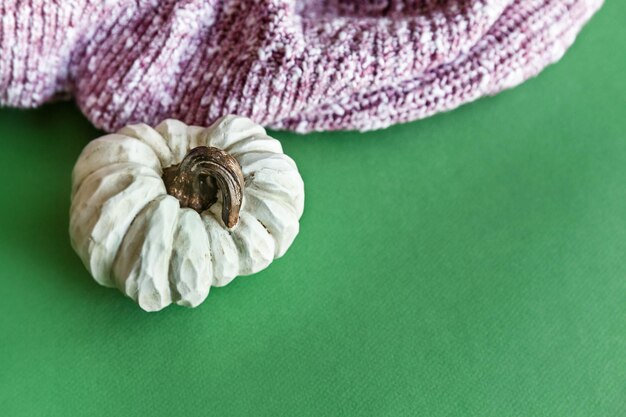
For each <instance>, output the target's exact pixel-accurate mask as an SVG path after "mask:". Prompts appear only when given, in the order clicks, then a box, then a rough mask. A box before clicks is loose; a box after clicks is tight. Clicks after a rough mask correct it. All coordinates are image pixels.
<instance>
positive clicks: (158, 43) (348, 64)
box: [0, 0, 602, 132]
mask: <svg viewBox="0 0 626 417" xmlns="http://www.w3.org/2000/svg"><path fill="white" fill-rule="evenodd" d="M601 4H602V0H447V1H446V0H308V1H304V0H298V1H289V0H178V1H176V0H132V1H131V0H106V1H105V0H62V1H58V0H0V104H2V105H7V106H17V107H35V106H38V105H40V104H42V103H44V102H46V101H48V100H51V99H53V98H55V97H57V96H61V95H64V94H67V93H70V94H72V95H73V96H74V97H75V98H76V101H77V102H78V105H79V106H80V108H81V110H82V111H83V112H84V113H85V115H86V116H87V117H88V118H89V119H90V120H91V121H92V122H93V123H94V124H95V125H96V126H97V127H99V128H102V129H105V130H108V131H112V130H116V129H118V128H119V127H121V126H123V125H125V124H128V123H131V122H145V123H148V124H156V123H158V122H159V121H160V120H162V119H165V118H167V117H174V118H177V119H180V120H182V121H184V122H186V123H188V124H198V125H208V124H210V123H211V122H213V121H214V120H216V119H217V118H218V117H220V116H222V115H224V114H229V113H234V114H240V115H244V116H248V117H250V118H252V119H253V120H255V121H256V122H258V123H261V124H263V125H267V126H270V127H273V128H279V129H289V130H296V131H299V132H309V131H317V130H336V129H359V130H369V129H376V128H382V127H385V126H388V125H390V124H393V123H398V122H404V121H409V120H415V119H419V118H423V117H426V116H429V115H432V114H434V113H437V112H440V111H445V110H450V109H453V108H455V107H457V106H459V105H461V104H463V103H467V102H470V101H472V100H475V99H477V98H479V97H481V96H483V95H489V94H495V93H497V92H499V91H501V90H503V89H506V88H509V87H513V86H515V85H518V84H520V83H521V82H523V81H524V80H526V79H528V78H529V77H532V76H534V75H535V74H537V73H538V72H539V71H540V70H542V69H543V68H544V67H545V66H546V65H548V64H550V63H553V62H555V61H557V60H558V59H559V58H560V57H561V56H562V55H563V53H564V52H565V50H566V49H567V48H568V47H569V46H570V45H571V44H572V42H573V41H574V39H575V36H576V34H577V33H578V31H579V30H580V29H581V27H582V26H583V25H584V23H585V22H586V21H587V20H588V19H589V18H590V17H591V16H592V15H593V13H594V12H595V11H596V10H597V9H598V8H599V7H600V6H601Z"/></svg>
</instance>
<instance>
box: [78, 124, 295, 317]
mask: <svg viewBox="0 0 626 417" xmlns="http://www.w3.org/2000/svg"><path fill="white" fill-rule="evenodd" d="M72 182H73V185H72V206H71V211H70V236H71V240H72V246H73V247H74V250H76V252H77V253H78V255H79V256H80V258H81V259H82V261H83V263H84V264H85V266H86V267H87V269H88V270H89V271H90V272H91V274H92V275H93V277H94V279H95V280H96V281H97V282H98V283H99V284H101V285H104V286H107V287H114V286H116V287H117V288H119V289H120V291H122V292H123V293H124V294H126V295H127V296H129V297H130V298H132V299H133V300H135V301H136V302H137V303H139V305H140V306H141V308H143V309H144V310H147V311H156V310H160V309H162V308H163V307H165V306H167V305H169V304H170V303H172V302H175V303H177V304H180V305H184V306H191V307H195V306H197V305H198V304H200V303H201V302H202V301H203V300H204V299H205V298H206V296H207V295H208V293H209V288H210V287H211V286H212V285H213V286H223V285H226V284H228V283H229V282H230V281H232V280H233V279H234V278H235V277H236V276H238V275H248V274H253V273H255V272H258V271H260V270H262V269H264V268H265V267H267V266H268V265H269V264H270V262H272V260H274V259H276V258H278V257H280V256H282V255H283V254H284V253H285V251H286V250H287V249H288V248H289V246H290V245H291V243H292V242H293V240H294V238H295V237H296V235H297V233H298V230H299V223H298V221H299V219H300V216H301V215H302V211H303V207H304V185H303V183H302V178H301V177H300V174H299V173H298V169H297V167H296V165H295V163H294V162H293V160H292V159H291V158H289V157H288V156H286V155H285V154H283V151H282V147H281V145H280V142H278V141H277V140H276V139H273V138H271V137H269V136H267V134H266V132H265V130H264V129H263V128H262V127H261V126H259V125H257V124H255V123H253V122H252V121H251V120H249V119H247V118H243V117H237V116H226V117H224V118H222V119H220V120H218V121H217V122H216V123H215V124H213V125H212V126H210V127H208V128H201V127H197V126H187V125H185V124H184V123H182V122H179V121H176V120H166V121H164V122H162V123H161V124H159V125H158V126H156V127H155V128H154V129H153V128H151V127H149V126H147V125H145V124H137V125H130V126H126V127H124V128H123V129H121V130H120V131H119V132H117V133H115V134H110V135H106V136H103V137H101V138H99V139H96V140H94V141H92V142H91V143H89V144H88V145H87V146H86V147H85V149H84V150H83V152H82V153H81V155H80V157H79V158H78V161H77V163H76V166H75V167H74V172H73V175H72Z"/></svg>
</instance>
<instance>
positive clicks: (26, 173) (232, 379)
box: [0, 1, 626, 417]
mask: <svg viewBox="0 0 626 417" xmlns="http://www.w3.org/2000/svg"><path fill="white" fill-rule="evenodd" d="M624 16H626V3H624V2H619V1H612V2H608V3H607V4H606V5H605V8H604V9H603V10H601V11H600V12H599V14H598V15H597V16H596V17H595V18H594V19H593V20H592V21H591V23H590V24H589V25H588V26H587V27H586V28H585V29H584V30H583V32H582V33H581V35H580V36H579V39H578V41H577V43H576V44H575V45H574V46H573V47H572V49H571V50H570V51H569V52H568V53H567V54H566V56H565V57H564V59H563V60H562V61H561V62H560V63H559V64H558V65H555V66H551V67H549V68H548V69H547V70H546V71H545V72H543V73H542V74H541V75H540V76H539V77H537V78H535V79H533V80H530V81H529V82H528V83H526V84H524V85H522V86H521V87H519V88H517V89H514V90H511V91H507V92H505V93H503V94H500V95H498V96H496V97H491V98H485V99H482V100H479V101H478V102H476V103H473V104H470V105H467V106H464V107H462V108H460V109H458V110H455V111H453V112H450V113H447V114H442V115H438V116H435V117H433V118H430V119H427V120H423V121H418V122H414V123H409V124H405V125H399V126H394V127H392V128H389V129H386V130H384V131H378V132H370V133H365V134H361V133H356V132H347V133H345V132H344V133H325V134H313V135H308V136H298V135H295V134H291V133H285V132H273V134H274V136H275V137H277V138H278V139H280V140H281V142H282V143H283V146H284V149H285V151H286V153H288V154H289V155H290V156H291V157H292V158H293V159H294V160H295V161H296V162H297V164H298V166H299V168H300V170H301V173H302V176H303V178H304V181H305V187H306V207H305V213H304V216H303V218H302V220H301V230H300V235H299V236H298V238H297V239H296V241H295V243H294V244H293V246H292V248H291V249H290V250H289V251H288V252H287V254H286V255H285V256H284V257H283V258H281V259H280V260H277V261H275V262H274V263H273V264H272V265H271V266H270V267H269V268H268V269H267V270H265V271H263V272H261V273H259V274H256V275H254V276H249V277H242V278H238V279H237V280H235V281H234V282H233V283H232V284H230V285H228V286H227V287H225V288H218V289H215V288H214V289H212V290H211V293H210V294H209V297H208V299H207V300H206V302H205V303H204V304H202V305H201V306H200V307H198V308H197V309H186V308H182V307H178V306H174V307H170V308H167V309H166V310H164V311H161V312H159V313H152V314H148V313H145V312H143V311H141V310H140V309H139V307H138V306H136V305H135V304H134V303H133V302H132V301H131V300H130V299H127V298H125V297H124V296H122V294H121V293H119V292H118V291H116V290H111V289H106V288H102V287H99V286H98V285H97V284H96V283H95V282H94V281H93V280H92V279H91V278H90V276H89V274H88V273H87V271H86V270H85V269H84V267H83V265H82V264H81V262H80V260H79V259H78V257H77V256H76V255H75V254H74V252H73V251H72V249H71V247H70V242H69V237H68V232H67V229H68V211H69V204H70V174H71V170H72V167H73V164H74V162H75V160H76V158H77V157H78V154H79V153H80V151H81V149H82V148H83V147H84V146H85V145H86V144H87V142H88V141H89V140H90V139H93V138H95V137H97V136H99V135H100V132H98V131H96V130H95V129H94V128H92V127H91V126H90V124H89V123H88V121H86V120H85V119H84V117H83V116H82V115H81V114H80V112H79V111H78V110H77V109H76V108H75V105H74V104H72V103H62V104H53V105H47V106H44V107H43V108H40V109H37V110H29V111H23V110H15V109H2V110H0V166H1V167H2V177H1V178H0V203H1V204H0V231H1V232H0V294H1V295H2V301H0V415H2V416H10V417H20V416H29V417H33V416H139V415H141V416H179V415H180V416H192V415H193V416H200V415H202V416H209V415H212V416H273V417H274V416H299V417H302V416H357V415H358V416H390V417H396V416H418V415H423V416H494V417H504V416H550V417H554V416H567V417H574V416H581V417H591V416H604V417H607V416H625V415H626V81H625V77H624V74H625V71H626V65H625V64H626V58H625V55H624V48H625V47H626V37H625V29H624V25H623V23H624Z"/></svg>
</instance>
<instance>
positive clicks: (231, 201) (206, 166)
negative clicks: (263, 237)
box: [163, 146, 244, 228]
mask: <svg viewBox="0 0 626 417" xmlns="http://www.w3.org/2000/svg"><path fill="white" fill-rule="evenodd" d="M163 181H164V182H165V188H166V189H167V193H168V194H170V195H172V196H174V197H176V198H177V199H178V200H179V201H180V205H181V207H189V208H192V209H194V210H195V211H197V212H198V213H202V212H203V211H205V210H206V209H208V208H209V207H211V205H212V204H213V203H215V202H216V201H217V194H218V190H219V191H221V193H222V220H223V221H224V224H225V225H226V227H228V228H231V227H233V226H235V225H236V224H237V221H238V220H239V209H240V208H241V202H242V199H243V186H244V180H243V173H242V172H241V167H240V166H239V163H238V162H237V160H236V159H235V158H233V157H232V156H230V155H229V154H227V153H226V152H224V151H223V150H221V149H218V148H213V147H207V146H198V147H197V148H193V149H192V150H191V151H189V153H188V154H187V155H186V156H185V158H183V160H182V161H181V163H180V164H178V165H172V166H171V167H168V168H166V169H165V170H164V172H163Z"/></svg>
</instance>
